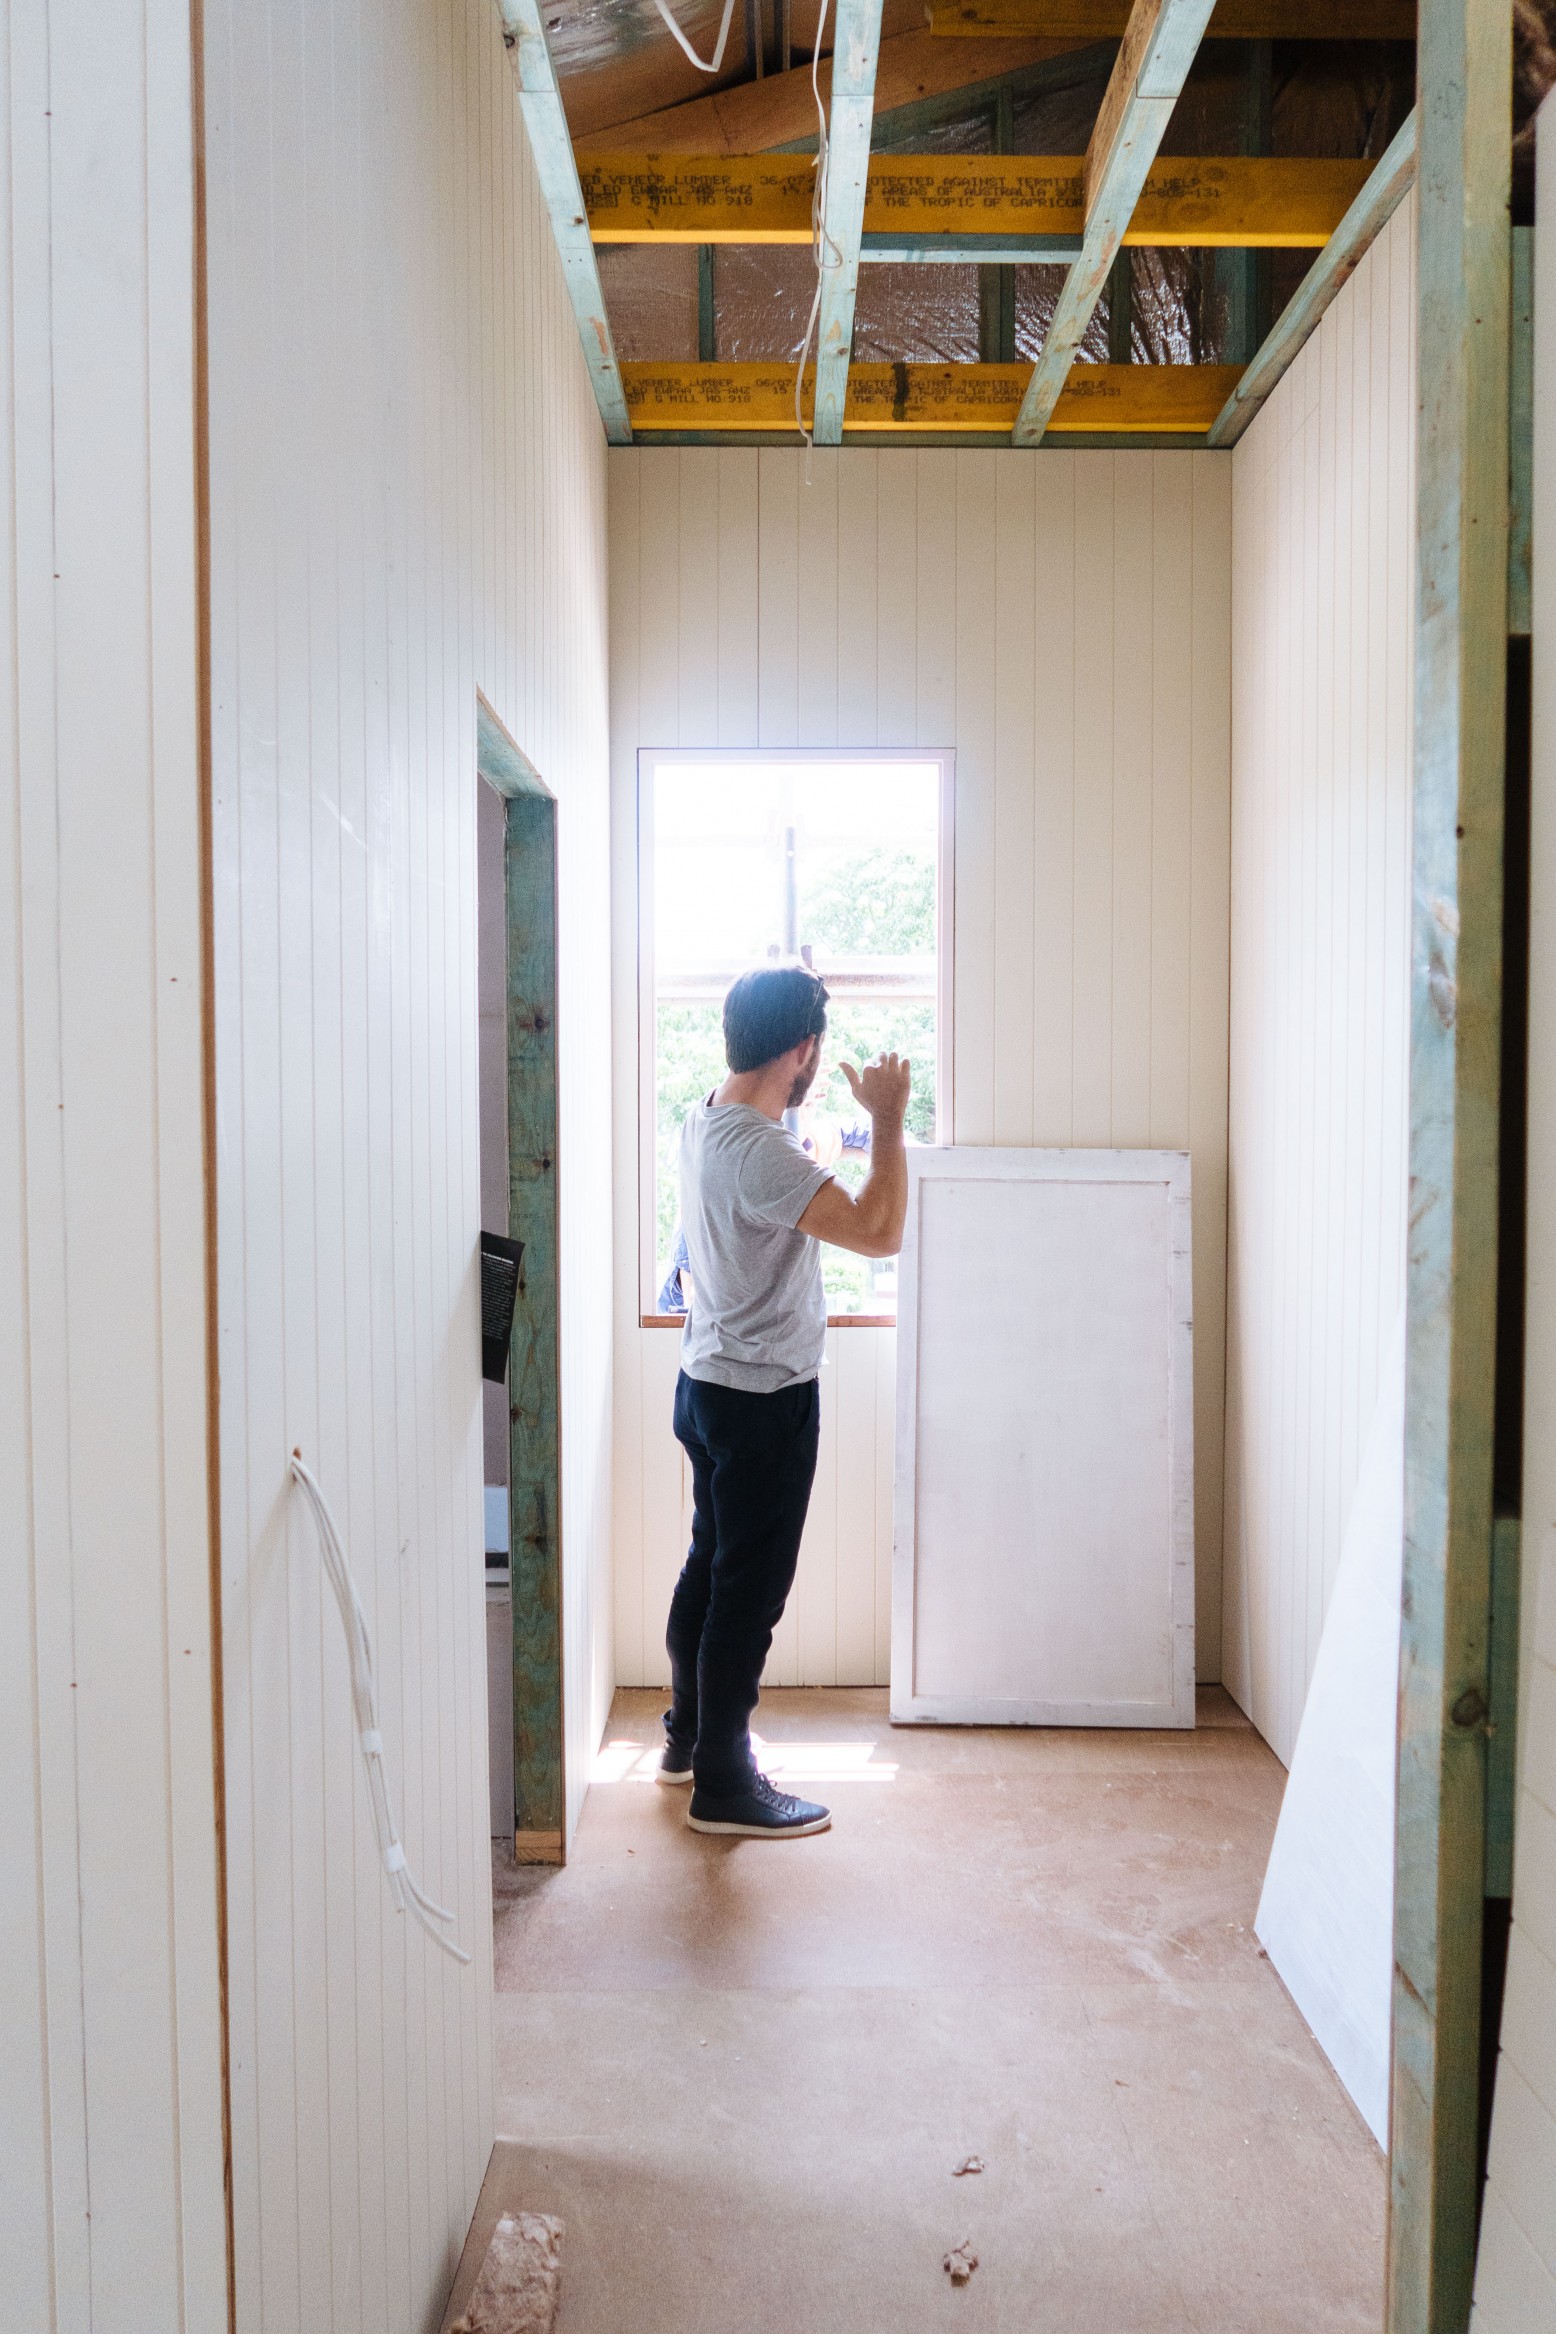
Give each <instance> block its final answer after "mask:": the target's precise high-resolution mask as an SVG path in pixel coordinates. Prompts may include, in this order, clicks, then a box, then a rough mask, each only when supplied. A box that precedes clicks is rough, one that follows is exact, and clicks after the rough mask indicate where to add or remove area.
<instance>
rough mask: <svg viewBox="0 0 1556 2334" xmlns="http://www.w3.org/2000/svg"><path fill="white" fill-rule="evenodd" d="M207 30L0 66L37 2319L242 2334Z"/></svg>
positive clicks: (27, 2139)
mask: <svg viewBox="0 0 1556 2334" xmlns="http://www.w3.org/2000/svg"><path fill="white" fill-rule="evenodd" d="M189 28H190V15H189V7H188V4H187V0H171V4H170V0H123V4H122V5H121V6H118V7H115V8H112V9H109V10H106V11H103V12H102V13H101V14H99V15H98V16H96V17H94V18H93V19H92V21H91V22H90V23H89V24H88V23H87V22H86V21H85V20H83V19H82V17H81V15H80V13H79V11H77V10H73V9H70V8H64V7H59V6H57V5H52V4H48V0H45V4H43V5H38V6H34V7H29V8H23V9H19V10H16V11H13V12H12V13H11V15H10V16H9V17H8V20H7V32H6V39H5V42H4V44H3V46H0V74H3V76H4V84H5V87H4V100H3V104H0V137H3V140H4V149H5V153H4V163H3V166H0V190H3V199H4V202H5V207H6V231H5V234H4V236H3V238H0V331H3V334H4V340H5V357H4V363H3V366H0V412H3V415H4V429H5V435H6V440H7V448H6V450H7V455H8V460H9V473H10V474H9V482H8V492H7V494H6V496H5V502H4V509H5V521H4V531H5V543H4V551H3V553H0V603H3V613H0V707H3V710H0V725H3V734H4V747H3V779H0V967H3V970H0V990H3V992H4V995H5V1000H6V1003H5V1010H4V1012H3V1013H0V1550H3V1561H0V1773H3V1774H4V1777H5V1789H4V1792H3V1793H0V1970H3V1972H4V1989H3V2002H0V2096H3V2098H4V2102H5V2108H4V2126H5V2155H4V2164H5V2172H4V2179H3V2181H0V2321H3V2322H4V2324H5V2325H6V2326H7V2327H15V2328H18V2329H22V2328H25V2329H26V2334H86V2329H88V2328H90V2329H92V2330H93V2334H143V2330H145V2329H151V2328H155V2329H158V2330H159V2334H160V2330H161V2329H163V2328H168V2329H172V2328H191V2329H193V2328H199V2329H201V2334H217V2330H218V2329H220V2328H222V2327H224V2326H225V2325H226V2323H227V2290H226V2286H227V2245H226V2229H225V2212H224V2205H223V2197H222V2089H221V2004H220V1959H219V1939H218V1918H217V1916H218V1885H217V1869H216V1853H217V1837H216V1792H215V1776H214V1760H213V1744H214V1727H213V1712H212V1691H213V1684H214V1678H213V1668H214V1663H213V1644H212V1601H211V1547H210V1493H209V1480H208V1440H207V1432H206V1426H207V1369H206V1364H207V1354H208V1347H207V1308H206V1285H205V1284H206V1244H205V1221H206V1175H205V1161H204V1150H205V1132H204V1125H203V1102H202V1094H203V1083H204V1081H203V1069H202V1053H203V1046H204V1027H203V1016H202V1012H201V992H202V985H203V967H202V915H201V892H202V876H201V800H202V792H203V771H202V767H201V755H200V708H199V654H198V638H199V636H198V577H197V564H196V544H197V539H198V526H197V513H196V501H195V494H196V442H197V406H196V364H195V355H196V344H195V331H194V327H195V317H194V306H193V300H192V297H191V294H192V286H193V282H194V250H195V240H194V237H195V202H194V188H195V178H194V149H193V109H192V105H191V94H192V93H191V84H190V54H189Z"/></svg>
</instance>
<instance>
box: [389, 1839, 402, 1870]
mask: <svg viewBox="0 0 1556 2334" xmlns="http://www.w3.org/2000/svg"><path fill="white" fill-rule="evenodd" d="M384 1870H385V1871H386V1872H403V1871H404V1870H405V1850H404V1849H403V1848H402V1847H401V1845H400V1843H399V1841H398V1840H391V1841H390V1842H389V1845H388V1847H387V1848H385V1850H384Z"/></svg>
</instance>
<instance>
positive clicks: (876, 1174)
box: [854, 1118, 908, 1256]
mask: <svg viewBox="0 0 1556 2334" xmlns="http://www.w3.org/2000/svg"><path fill="white" fill-rule="evenodd" d="M854 1205H855V1207H856V1208H857V1209H858V1211H859V1214H860V1216H861V1218H862V1219H863V1220H862V1224H861V1229H862V1230H863V1231H864V1232H865V1233H866V1235H867V1236H868V1238H869V1239H870V1240H871V1241H872V1242H875V1241H879V1242H880V1243H881V1245H880V1248H879V1250H878V1253H879V1254H880V1255H882V1256H895V1255H896V1253H897V1251H898V1249H899V1248H900V1247H901V1246H902V1227H903V1225H904V1224H905V1223H906V1222H907V1217H908V1153H907V1145H906V1142H905V1140H904V1138H903V1131H902V1121H901V1119H900V1118H898V1119H888V1120H884V1121H883V1120H882V1119H876V1120H874V1121H873V1123H872V1126H871V1131H870V1172H869V1174H868V1175H867V1176H866V1177H865V1179H864V1181H863V1183H862V1184H861V1185H860V1186H859V1190H858V1193H857V1195H856V1197H855V1200H854Z"/></svg>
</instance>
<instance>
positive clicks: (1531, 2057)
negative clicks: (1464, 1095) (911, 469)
mask: <svg viewBox="0 0 1556 2334" xmlns="http://www.w3.org/2000/svg"><path fill="white" fill-rule="evenodd" d="M1539 136H1540V151H1541V154H1542V156H1543V157H1544V158H1545V159H1546V161H1547V164H1548V162H1549V158H1550V154H1551V150H1552V146H1553V144H1556V114H1553V112H1552V109H1551V101H1550V100H1549V99H1547V100H1546V104H1545V107H1544V110H1543V112H1542V113H1541V116H1540V131H1539ZM1537 201H1538V205H1539V212H1538V222H1537V230H1536V235H1535V246H1534V249H1535V262H1534V264H1535V303H1534V318H1535V324H1534V329H1535V344H1534V345H1535V396H1534V603H1533V617H1534V622H1533V640H1532V644H1531V645H1532V651H1533V705H1532V713H1533V735H1532V740H1531V744H1532V768H1531V776H1532V786H1533V793H1532V802H1531V811H1532V822H1531V849H1530V947H1529V1213H1528V1311H1527V1315H1526V1328H1525V1362H1524V1367H1525V1379H1524V1498H1523V1509H1524V1512H1523V1583H1522V1598H1521V1621H1522V1634H1523V1659H1522V1662H1521V1664H1520V1677H1519V1704H1520V1707H1519V1729H1518V1735H1519V1742H1518V1752H1519V1756H1518V1785H1519V1789H1518V1811H1517V1819H1516V1825H1515V1831H1514V1861H1513V1928H1512V1935H1511V1937H1510V1939H1509V1941H1508V1958H1507V1991H1506V1994H1505V1996H1504V1999H1503V2006H1502V2049H1501V2055H1500V2057H1499V2059H1498V2061H1497V2078H1496V2100H1495V2105H1494V2107H1493V2111H1492V2122H1491V2155H1490V2162H1489V2165H1488V2174H1487V2181H1486V2195H1485V2205H1484V2209H1483V2212H1482V2216H1481V2228H1480V2258H1479V2261H1478V2262H1477V2264H1476V2275H1475V2312H1474V2317H1473V2320H1472V2325H1473V2328H1474V2334H1537V2330H1540V2329H1544V2328H1547V2327H1550V2326H1556V1437H1553V1435H1552V1433H1551V1418H1552V1415H1553V1412H1556V182H1553V180H1552V178H1551V175H1550V173H1549V170H1548V169H1547V173H1546V175H1545V177H1544V179H1543V180H1542V181H1541V184H1540V187H1539V191H1538V196H1537Z"/></svg>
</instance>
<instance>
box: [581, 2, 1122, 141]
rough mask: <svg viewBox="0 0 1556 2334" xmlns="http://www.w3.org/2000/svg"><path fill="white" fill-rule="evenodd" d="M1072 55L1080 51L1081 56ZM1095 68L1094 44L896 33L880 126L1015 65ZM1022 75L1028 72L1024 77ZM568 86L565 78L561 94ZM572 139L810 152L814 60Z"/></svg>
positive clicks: (825, 63) (1064, 70) (997, 81)
mask: <svg viewBox="0 0 1556 2334" xmlns="http://www.w3.org/2000/svg"><path fill="white" fill-rule="evenodd" d="M1103 54H1104V55H1105V54H1106V52H1103ZM1071 59H1080V60H1081V62H1080V64H1079V66H1078V67H1077V66H1075V65H1072V64H1071V62H1070V60H1071ZM1096 69H1097V57H1096V52H1095V50H1094V49H1093V50H1086V49H1082V48H1077V47H1076V46H1075V44H1074V43H1072V42H1068V41H1021V42H1017V41H1012V40H1009V39H996V40H985V39H983V38H981V37H976V36H975V37H974V38H973V39H971V40H937V39H935V38H934V36H933V35H932V34H931V33H929V32H928V31H927V30H920V31H917V32H899V33H893V34H891V35H890V36H889V37H887V38H885V39H883V40H882V42H881V50H880V58H879V61H878V63H877V65H876V72H875V120H876V127H877V130H878V131H879V129H880V128H881V127H882V126H883V125H885V126H888V127H892V126H894V124H895V118H896V117H897V116H898V115H902V116H903V117H905V119H904V127H910V126H911V125H912V123H913V120H914V117H915V116H916V114H917V113H918V110H919V109H920V108H925V109H929V118H934V117H935V116H937V115H939V114H941V113H943V112H944V111H945V110H948V109H949V110H953V111H954V110H956V101H957V99H958V98H959V97H961V98H964V99H965V102H966V103H968V104H977V103H979V102H980V101H982V100H985V99H992V97H993V94H994V92H995V90H996V89H997V88H999V87H1000V86H1001V85H1002V84H1003V83H1005V82H1006V81H1008V80H1009V79H1010V78H1011V76H1012V75H1019V76H1023V77H1024V76H1026V75H1031V76H1032V80H1031V86H1032V87H1033V88H1041V87H1044V86H1047V85H1048V80H1049V75H1050V73H1051V74H1052V75H1053V77H1054V80H1055V82H1056V84H1057V85H1058V86H1061V87H1062V86H1064V85H1065V83H1066V82H1068V81H1069V80H1071V79H1073V78H1075V77H1076V74H1077V72H1079V74H1080V75H1081V76H1082V77H1085V76H1086V75H1088V74H1090V73H1091V72H1093V71H1095V70H1096ZM817 78H818V80H819V82H820V84H821V95H822V99H823V101H825V100H826V99H827V98H828V97H829V96H830V95H831V91H832V59H831V56H830V55H826V56H824V57H823V58H822V60H821V66H820V70H819V73H818V75H817ZM1025 85H1026V84H1025V81H1024V78H1023V80H1022V81H1021V82H1020V83H1018V86H1025ZM571 88H572V85H571V84H570V83H564V84H563V92H564V95H567V94H570V92H571ZM575 102H576V101H575ZM574 143H575V145H576V147H577V150H578V152H579V154H580V155H586V154H591V153H602V154H605V153H609V154H625V153H636V154H641V153H654V154H763V153H770V152H772V151H774V150H775V149H777V148H781V147H787V148H788V149H789V150H790V151H792V152H801V151H805V152H812V153H813V152H814V151H815V145H816V100H815V97H814V95H813V94H812V91H811V85H810V67H809V65H796V66H795V67H794V68H793V70H792V71H791V72H788V73H768V74H765V75H764V76H763V78H762V79H761V80H760V81H742V82H738V83H737V84H736V85H735V87H734V88H732V89H716V90H713V91H711V92H710V93H709V94H707V95H705V96H699V97H693V98H688V99H687V100H686V101H685V102H684V103H683V104H680V105H667V106H665V107H663V108H662V109H660V110H658V111H656V112H653V113H644V114H638V115H635V116H633V117H632V118H631V119H630V120H626V121H619V122H616V123H613V124H603V123H591V124H590V125H589V126H588V128H587V129H580V130H579V132H578V134H577V136H576V138H575V140H574Z"/></svg>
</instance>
